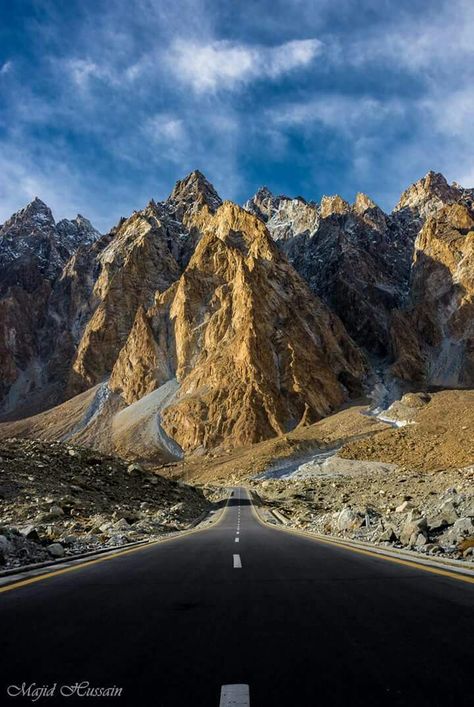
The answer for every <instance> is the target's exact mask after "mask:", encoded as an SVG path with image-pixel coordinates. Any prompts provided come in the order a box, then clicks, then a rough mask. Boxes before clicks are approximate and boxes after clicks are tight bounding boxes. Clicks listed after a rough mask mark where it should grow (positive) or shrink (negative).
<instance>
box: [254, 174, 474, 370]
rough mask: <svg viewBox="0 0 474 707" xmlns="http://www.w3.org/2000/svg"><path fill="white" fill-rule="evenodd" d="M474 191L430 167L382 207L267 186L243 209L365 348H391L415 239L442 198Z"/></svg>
mask: <svg viewBox="0 0 474 707" xmlns="http://www.w3.org/2000/svg"><path fill="white" fill-rule="evenodd" d="M473 198H474V191H473V190H469V189H464V188H462V187H459V186H458V185H455V184H453V185H449V184H448V183H447V181H446V179H445V178H444V177H443V175H441V174H437V173H434V172H429V173H428V174H427V175H426V176H425V177H424V178H422V179H420V180H419V181H418V182H416V183H415V184H413V185H412V186H411V187H409V188H408V189H407V190H406V191H405V192H404V193H403V194H402V196H401V198H400V201H399V202H398V204H397V205H396V207H395V209H394V211H393V212H392V214H385V213H384V212H383V211H382V210H381V209H380V208H379V207H378V206H377V205H376V204H375V203H374V202H373V201H372V200H371V199H370V198H369V197H368V196H367V195H365V194H362V193H359V194H357V196H356V199H355V201H354V203H353V204H352V205H350V204H348V203H347V202H346V201H344V199H342V198H341V197H340V196H337V195H336V196H331V197H328V196H324V197H323V198H322V200H321V203H320V204H317V203H315V202H309V203H308V202H306V201H305V200H304V199H302V198H301V197H297V198H295V199H290V198H288V197H286V196H274V195H273V194H272V193H271V192H270V191H269V190H268V189H267V188H266V187H263V188H262V189H260V190H259V191H258V192H257V193H256V194H255V196H254V197H253V198H252V199H250V200H249V201H248V202H247V203H246V205H245V208H246V209H247V210H248V211H250V212H251V213H254V214H255V215H256V216H257V217H258V218H260V219H261V220H263V221H264V222H265V223H266V225H267V228H268V229H269V231H270V233H271V235H272V237H273V238H274V240H275V241H276V242H277V243H278V245H279V247H280V248H281V249H282V250H283V252H285V254H286V255H287V256H288V259H289V261H290V262H291V263H292V265H293V266H294V267H295V268H296V270H297V271H298V272H299V273H300V274H301V275H302V276H303V278H304V279H305V280H306V281H307V282H308V284H309V285H310V287H311V289H312V290H313V292H314V293H315V294H317V295H318V296H320V297H321V298H322V299H323V300H324V301H325V302H326V303H327V304H328V305H329V307H330V308H331V309H332V310H333V311H334V312H336V313H337V314H338V316H339V317H340V318H341V320H342V321H343V323H344V324H345V326H346V327H347V329H348V331H349V333H350V334H351V336H352V337H353V338H354V339H355V340H356V341H357V342H358V343H359V344H360V345H361V346H363V347H364V348H366V349H367V350H368V351H369V352H370V353H373V354H376V355H378V356H387V355H390V353H391V352H392V313H393V311H394V310H396V309H398V308H400V307H401V306H403V305H405V303H406V300H407V297H408V292H409V289H410V272H411V268H412V260H413V256H414V249H415V245H414V243H415V239H416V237H417V234H418V232H419V230H420V228H421V227H422V226H423V223H424V222H425V220H426V219H427V218H428V217H431V216H433V215H434V214H436V212H437V211H438V210H439V209H440V208H442V207H443V206H445V205H446V204H451V203H458V204H464V205H467V206H469V205H472V202H473Z"/></svg>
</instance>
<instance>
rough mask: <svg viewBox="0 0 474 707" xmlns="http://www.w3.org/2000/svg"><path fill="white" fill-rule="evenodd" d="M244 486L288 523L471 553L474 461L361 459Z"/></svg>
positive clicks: (457, 554) (440, 551)
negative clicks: (405, 463) (334, 469)
mask: <svg viewBox="0 0 474 707" xmlns="http://www.w3.org/2000/svg"><path fill="white" fill-rule="evenodd" d="M250 487H251V488H252V489H253V490H254V491H256V492H257V493H258V494H259V496H260V498H261V499H262V501H263V503H264V504H265V505H267V506H268V507H269V508H272V509H277V510H278V511H279V512H280V513H282V514H283V516H285V518H287V523H288V525H291V526H292V527H295V528H300V529H305V530H308V531H313V532H316V533H321V534H327V535H333V536H338V537H341V538H350V539H356V540H363V541H368V542H374V543H380V544H386V545H391V546H393V547H397V548H409V549H415V550H417V551H420V552H423V553H426V554H428V555H440V556H443V555H445V556H447V557H450V558H453V559H467V560H474V466H471V467H468V468H464V469H447V470H444V471H437V472H432V473H427V472H417V471H413V470H409V469H407V468H403V467H402V468H390V465H389V467H385V468H384V469H383V471H381V470H380V466H379V465H378V466H375V468H373V469H372V468H371V465H370V464H365V465H364V466H363V467H362V470H361V471H360V472H359V473H357V472H356V471H354V468H353V467H352V468H351V469H350V470H349V471H348V472H347V473H344V472H343V471H340V472H339V473H331V474H321V475H319V476H318V475H315V476H313V477H309V478H299V479H298V478H294V479H292V478H291V477H290V478H286V479H284V480H283V479H266V480H253V481H252V482H251V484H250Z"/></svg>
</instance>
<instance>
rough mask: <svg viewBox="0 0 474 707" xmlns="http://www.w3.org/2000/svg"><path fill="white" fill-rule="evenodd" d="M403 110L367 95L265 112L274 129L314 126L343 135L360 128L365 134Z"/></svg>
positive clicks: (394, 103) (327, 98) (400, 105)
mask: <svg viewBox="0 0 474 707" xmlns="http://www.w3.org/2000/svg"><path fill="white" fill-rule="evenodd" d="M404 111H405V108H404V106H403V103H402V102H401V101H399V100H397V99H391V100H388V101H386V102H382V101H380V100H378V99H376V98H372V97H370V96H350V95H344V94H327V95H320V96H319V97H318V98H316V99H312V100H309V101H303V102H298V103H287V104H284V105H282V106H279V107H278V108H276V109H272V110H270V111H268V117H269V119H270V121H271V123H272V124H273V125H274V126H282V127H305V126H308V128H312V127H314V124H315V123H319V124H320V125H322V126H324V127H327V128H331V129H333V130H337V131H339V132H343V133H351V132H352V131H354V130H356V129H360V128H363V129H364V131H367V129H369V128H370V127H371V126H375V125H378V124H379V123H380V122H382V121H384V120H386V119H387V118H390V119H392V118H395V117H400V116H403V114H404Z"/></svg>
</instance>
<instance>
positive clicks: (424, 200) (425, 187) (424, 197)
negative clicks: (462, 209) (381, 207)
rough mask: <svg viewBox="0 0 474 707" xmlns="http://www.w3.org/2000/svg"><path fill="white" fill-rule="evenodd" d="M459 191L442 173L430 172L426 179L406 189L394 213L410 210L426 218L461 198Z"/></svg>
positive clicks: (423, 178)
mask: <svg viewBox="0 0 474 707" xmlns="http://www.w3.org/2000/svg"><path fill="white" fill-rule="evenodd" d="M459 196H460V194H459V189H458V188H456V186H454V185H451V186H450V185H449V184H448V182H447V180H446V177H445V176H444V175H443V174H441V173H440V172H434V171H433V170H430V171H429V172H428V173H427V174H425V176H424V177H422V178H421V179H419V180H418V181H417V182H415V183H414V184H412V185H411V186H409V187H408V189H405V191H404V192H403V194H402V195H401V197H400V201H399V202H398V204H397V205H396V206H395V209H394V211H401V210H402V209H410V210H411V211H415V212H418V213H419V215H420V216H422V217H424V218H426V217H427V216H429V215H431V214H432V213H434V211H436V210H437V209H439V208H440V207H441V206H443V205H444V204H450V203H452V202H453V201H455V200H456V199H457V198H459Z"/></svg>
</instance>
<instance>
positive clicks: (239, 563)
mask: <svg viewBox="0 0 474 707" xmlns="http://www.w3.org/2000/svg"><path fill="white" fill-rule="evenodd" d="M241 567H242V560H241V559H240V555H234V570H239V569H241ZM230 704H232V703H230ZM237 704H238V703H237Z"/></svg>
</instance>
